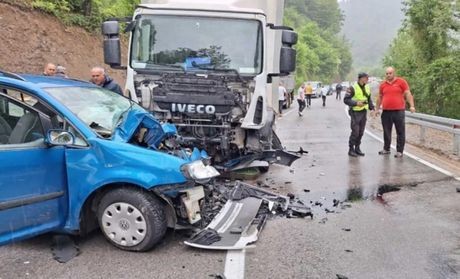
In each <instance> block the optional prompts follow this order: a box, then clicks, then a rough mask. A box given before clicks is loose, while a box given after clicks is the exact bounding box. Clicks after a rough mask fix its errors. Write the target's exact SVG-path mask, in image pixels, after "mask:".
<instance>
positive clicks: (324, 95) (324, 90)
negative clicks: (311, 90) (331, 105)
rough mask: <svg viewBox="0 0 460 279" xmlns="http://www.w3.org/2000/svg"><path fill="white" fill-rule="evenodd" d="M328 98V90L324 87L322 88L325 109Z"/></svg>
mask: <svg viewBox="0 0 460 279" xmlns="http://www.w3.org/2000/svg"><path fill="white" fill-rule="evenodd" d="M326 96H327V88H326V87H325V86H324V85H323V86H322V87H321V99H323V107H325V106H326Z"/></svg>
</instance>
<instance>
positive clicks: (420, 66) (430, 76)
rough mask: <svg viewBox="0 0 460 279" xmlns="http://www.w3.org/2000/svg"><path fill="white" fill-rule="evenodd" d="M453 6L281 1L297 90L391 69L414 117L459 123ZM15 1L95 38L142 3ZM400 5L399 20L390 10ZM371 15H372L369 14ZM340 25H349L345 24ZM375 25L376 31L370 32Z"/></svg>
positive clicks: (459, 62)
mask: <svg viewBox="0 0 460 279" xmlns="http://www.w3.org/2000/svg"><path fill="white" fill-rule="evenodd" d="M4 1H7V2H8V1H10V0H4ZM459 1H460V0H450V1H447V0H405V1H402V5H401V0H389V1H380V0H379V1H377V0H343V1H339V2H340V3H339V2H338V1H337V0H286V3H285V17H284V24H285V25H288V26H291V27H293V28H294V29H295V31H296V32H297V33H298V35H299V41H298V43H297V45H296V49H297V68H296V81H297V84H300V83H301V82H303V81H305V80H321V81H323V82H325V83H328V82H334V81H341V80H346V79H347V78H348V79H351V76H350V74H349V73H350V72H353V73H355V72H356V71H358V70H361V69H366V70H367V69H372V70H370V71H371V74H374V75H379V76H381V77H382V74H383V72H384V68H385V67H386V66H394V67H395V68H396V70H397V73H398V74H399V75H400V76H402V77H405V78H406V79H407V80H408V82H409V84H410V86H411V90H412V92H413V94H414V96H415V100H416V105H417V109H418V111H419V112H423V113H429V114H434V115H439V116H445V117H452V118H457V119H460V109H459V108H460V55H459V54H460V53H459V52H460V46H459V39H460V35H459V24H460V12H459ZM10 2H11V1H10ZM13 2H23V3H26V4H27V5H28V6H30V7H32V8H34V9H39V10H41V11H44V12H46V13H49V14H52V15H54V16H56V17H58V18H60V19H61V21H62V22H64V23H65V24H68V25H78V26H82V27H84V28H86V29H87V30H89V31H91V32H99V28H100V24H101V22H102V21H103V20H105V19H107V18H110V17H126V16H130V15H131V14H132V12H133V10H134V9H135V7H136V5H137V4H139V2H140V1H139V0H19V1H13ZM371 2H372V3H371ZM401 6H402V7H403V9H402V12H401V13H400V14H401V15H391V13H390V12H388V11H390V10H389V9H390V8H392V9H395V8H397V9H400V7H401ZM356 7H358V8H356ZM359 7H361V8H362V9H359ZM378 11H387V12H386V14H385V12H381V13H380V14H379V13H377V12H378ZM373 14H376V15H377V16H370V15H373ZM399 17H401V18H399ZM345 19H347V22H348V23H347V24H346V25H345V26H344V22H345ZM385 20H387V21H389V23H388V24H386V23H385ZM390 21H391V23H390ZM401 21H402V25H401V26H402V27H401V28H400V29H399V31H398V32H397V34H396V35H395V37H394V39H393V40H392V41H391V43H390V44H388V43H386V42H387V41H389V40H390V39H389V37H388V36H393V34H392V33H391V32H393V31H391V30H392V29H395V26H394V24H398V25H399V22H401ZM395 22H396V23H395ZM367 25H370V26H367ZM391 25H393V26H391ZM378 26H380V27H381V29H378V30H382V31H378V30H377V29H376V28H377V27H378ZM382 26H383V27H382ZM385 26H387V28H385ZM344 27H346V28H348V30H346V31H347V32H345V34H351V35H349V36H350V37H352V36H356V38H359V37H362V38H361V41H358V44H362V45H363V46H362V47H361V46H360V47H361V48H358V52H356V49H355V50H354V51H353V54H352V51H351V49H352V48H351V44H350V42H349V38H346V37H345V35H344V32H343V30H342V29H343V28H344ZM363 30H365V31H363ZM372 30H374V32H373V33H372ZM385 50H386V52H385V54H384V57H383V59H380V58H378V60H377V59H376V58H375V57H381V55H382V54H381V53H382V52H383V51H385ZM353 60H355V63H354V62H353ZM376 60H377V61H376ZM353 67H355V68H356V69H353Z"/></svg>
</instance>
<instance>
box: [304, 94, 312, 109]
mask: <svg viewBox="0 0 460 279" xmlns="http://www.w3.org/2000/svg"><path fill="white" fill-rule="evenodd" d="M305 98H306V100H307V106H309V107H310V106H311V94H305Z"/></svg>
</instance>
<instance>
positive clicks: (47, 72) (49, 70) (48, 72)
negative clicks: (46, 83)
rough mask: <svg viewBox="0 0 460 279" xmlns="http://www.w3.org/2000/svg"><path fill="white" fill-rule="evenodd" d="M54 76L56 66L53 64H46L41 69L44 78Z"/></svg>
mask: <svg viewBox="0 0 460 279" xmlns="http://www.w3.org/2000/svg"><path fill="white" fill-rule="evenodd" d="M55 74H56V65H54V64H53V63H48V64H46V65H45V68H43V75H44V76H54V75H55Z"/></svg>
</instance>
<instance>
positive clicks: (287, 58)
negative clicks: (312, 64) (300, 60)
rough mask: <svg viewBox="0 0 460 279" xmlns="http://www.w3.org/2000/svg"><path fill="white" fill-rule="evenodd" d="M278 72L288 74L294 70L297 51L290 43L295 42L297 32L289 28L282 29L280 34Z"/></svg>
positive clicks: (293, 43)
mask: <svg viewBox="0 0 460 279" xmlns="http://www.w3.org/2000/svg"><path fill="white" fill-rule="evenodd" d="M281 42H282V44H283V45H282V46H281V53H280V73H281V74H289V73H291V72H294V71H295V66H296V55H297V52H296V50H295V49H293V48H292V45H295V44H296V43H297V33H296V32H294V31H291V30H283V33H282V35H281Z"/></svg>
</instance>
